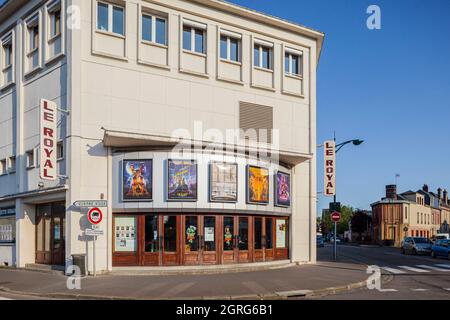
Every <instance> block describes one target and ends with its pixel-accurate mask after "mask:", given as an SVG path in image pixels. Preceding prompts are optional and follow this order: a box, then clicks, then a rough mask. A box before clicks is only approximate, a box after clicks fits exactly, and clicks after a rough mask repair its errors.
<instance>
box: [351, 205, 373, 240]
mask: <svg viewBox="0 0 450 320" xmlns="http://www.w3.org/2000/svg"><path fill="white" fill-rule="evenodd" d="M371 223H372V218H371V217H370V216H369V215H368V214H367V213H366V212H364V211H362V210H357V211H356V212H355V214H354V215H353V217H352V220H351V224H352V232H354V233H357V234H358V235H361V234H362V233H364V232H367V231H368V228H369V226H370V224H371Z"/></svg>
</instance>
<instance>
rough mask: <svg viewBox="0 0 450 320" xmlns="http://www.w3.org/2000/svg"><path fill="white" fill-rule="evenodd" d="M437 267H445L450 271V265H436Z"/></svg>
mask: <svg viewBox="0 0 450 320" xmlns="http://www.w3.org/2000/svg"><path fill="white" fill-rule="evenodd" d="M435 266H438V267H443V268H449V269H450V264H435Z"/></svg>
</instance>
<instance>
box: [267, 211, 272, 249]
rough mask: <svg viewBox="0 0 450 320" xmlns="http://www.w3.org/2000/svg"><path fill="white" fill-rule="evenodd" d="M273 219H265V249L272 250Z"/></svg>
mask: <svg viewBox="0 0 450 320" xmlns="http://www.w3.org/2000/svg"><path fill="white" fill-rule="evenodd" d="M272 223H273V219H272V218H266V249H272V248H273V241H272V239H273V230H272V228H273V224H272Z"/></svg>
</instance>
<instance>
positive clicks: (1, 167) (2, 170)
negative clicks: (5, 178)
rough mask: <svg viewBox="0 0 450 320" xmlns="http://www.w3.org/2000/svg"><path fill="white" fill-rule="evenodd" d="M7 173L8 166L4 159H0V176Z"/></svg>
mask: <svg viewBox="0 0 450 320" xmlns="http://www.w3.org/2000/svg"><path fill="white" fill-rule="evenodd" d="M7 173H8V167H7V165H6V159H2V160H0V176H2V175H4V174H7Z"/></svg>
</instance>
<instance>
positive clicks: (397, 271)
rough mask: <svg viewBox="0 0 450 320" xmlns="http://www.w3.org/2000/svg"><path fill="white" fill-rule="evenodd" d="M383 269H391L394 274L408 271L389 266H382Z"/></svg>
mask: <svg viewBox="0 0 450 320" xmlns="http://www.w3.org/2000/svg"><path fill="white" fill-rule="evenodd" d="M381 269H384V270H386V271H389V272H390V273H393V274H402V273H406V272H405V271H403V270H399V269H394V268H389V267H381Z"/></svg>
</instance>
